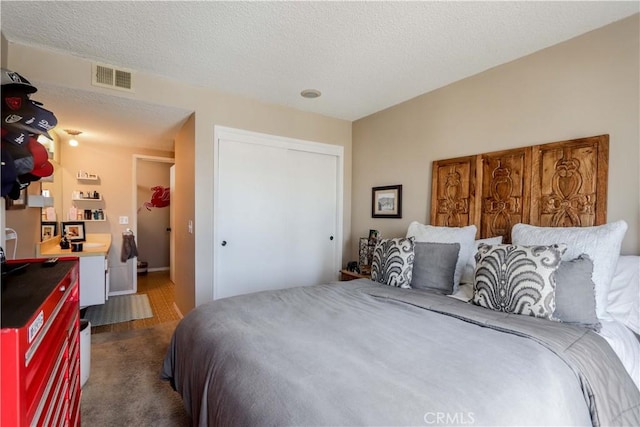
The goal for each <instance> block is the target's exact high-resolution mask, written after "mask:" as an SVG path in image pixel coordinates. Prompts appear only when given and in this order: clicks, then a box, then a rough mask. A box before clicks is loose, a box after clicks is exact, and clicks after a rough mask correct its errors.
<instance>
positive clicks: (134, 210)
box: [125, 154, 176, 294]
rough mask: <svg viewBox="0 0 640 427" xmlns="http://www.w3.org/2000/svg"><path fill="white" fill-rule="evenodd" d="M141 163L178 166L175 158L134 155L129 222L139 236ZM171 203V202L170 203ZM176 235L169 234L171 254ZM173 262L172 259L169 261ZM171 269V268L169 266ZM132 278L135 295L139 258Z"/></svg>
mask: <svg viewBox="0 0 640 427" xmlns="http://www.w3.org/2000/svg"><path fill="white" fill-rule="evenodd" d="M139 161H149V162H158V163H171V164H173V165H175V164H176V159H175V158H173V157H160V156H147V155H144V154H134V155H133V168H132V170H133V179H132V180H131V181H132V183H133V186H132V191H131V193H132V196H131V197H132V201H131V206H132V207H133V208H132V209H131V212H132V214H131V221H129V224H127V225H128V227H125V228H129V229H131V231H133V235H134V236H137V235H138V162H139ZM169 203H171V202H169ZM171 213H172V212H171V208H169V214H170V215H171ZM169 223H171V217H170V218H169ZM174 235H175V234H174V233H173V230H172V231H171V233H170V234H169V252H171V248H172V247H173V246H174V245H175V241H174ZM169 261H170V262H172V261H173V260H172V259H169ZM169 268H171V266H169ZM131 277H132V284H133V293H134V294H135V293H136V292H138V257H135V258H133V262H132V263H131Z"/></svg>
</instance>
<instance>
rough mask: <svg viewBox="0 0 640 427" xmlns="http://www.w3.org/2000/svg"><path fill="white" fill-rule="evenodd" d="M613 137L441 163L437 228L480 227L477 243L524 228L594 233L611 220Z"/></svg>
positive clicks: (435, 177)
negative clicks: (592, 228) (588, 229)
mask: <svg viewBox="0 0 640 427" xmlns="http://www.w3.org/2000/svg"><path fill="white" fill-rule="evenodd" d="M608 163H609V135H600V136H593V137H589V138H581V139H573V140H570V141H560V142H552V143H549V144H543V145H534V146H530V147H524V148H515V149H513V150H504V151H496V152H492V153H485V154H477V155H474V156H467V157H459V158H456V159H447V160H436V161H434V162H433V171H432V181H431V225H440V226H449V227H462V226H466V225H471V224H475V226H476V227H477V228H478V234H477V236H476V237H477V238H485V237H493V236H503V241H504V242H510V239H511V227H512V226H513V225H514V224H516V223H518V222H523V223H526V224H532V225H540V226H544V227H588V226H593V225H600V224H604V223H605V222H606V221H607V176H608Z"/></svg>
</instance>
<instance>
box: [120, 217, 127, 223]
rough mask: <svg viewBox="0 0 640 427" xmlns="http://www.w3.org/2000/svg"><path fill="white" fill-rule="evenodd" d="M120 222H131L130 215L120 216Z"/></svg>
mask: <svg viewBox="0 0 640 427" xmlns="http://www.w3.org/2000/svg"><path fill="white" fill-rule="evenodd" d="M119 223H120V224H129V217H128V216H121V217H120V218H119Z"/></svg>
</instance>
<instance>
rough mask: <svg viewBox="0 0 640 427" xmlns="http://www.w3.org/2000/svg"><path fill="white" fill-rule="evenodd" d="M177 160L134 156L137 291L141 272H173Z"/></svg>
mask: <svg viewBox="0 0 640 427" xmlns="http://www.w3.org/2000/svg"><path fill="white" fill-rule="evenodd" d="M173 166H174V159H173V158H167V157H155V156H143V155H134V156H133V175H134V180H133V181H134V191H133V204H134V209H133V212H134V214H133V218H132V221H131V227H130V228H131V229H132V231H133V233H134V235H135V236H136V244H137V248H138V257H137V259H133V260H129V261H128V263H130V264H131V265H130V266H129V268H130V269H131V276H132V278H133V290H134V292H137V290H138V283H137V279H138V272H139V271H140V272H141V273H147V272H156V271H170V270H171V266H172V263H173V259H172V253H173V249H172V248H173V247H174V240H173V233H172V232H171V214H172V209H171V198H170V194H171V190H172V185H173V180H172V168H173Z"/></svg>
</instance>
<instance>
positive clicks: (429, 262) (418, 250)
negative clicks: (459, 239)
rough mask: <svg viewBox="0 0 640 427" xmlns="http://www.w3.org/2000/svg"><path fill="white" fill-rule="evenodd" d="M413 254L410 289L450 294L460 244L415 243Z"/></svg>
mask: <svg viewBox="0 0 640 427" xmlns="http://www.w3.org/2000/svg"><path fill="white" fill-rule="evenodd" d="M414 252H415V259H414V260H413V277H412V278H411V287H412V288H414V289H430V290H435V291H439V292H443V293H444V294H446V295H449V294H451V293H452V292H453V276H454V275H455V272H456V264H457V262H458V254H459V253H460V243H430V242H416V244H415V248H414Z"/></svg>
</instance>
